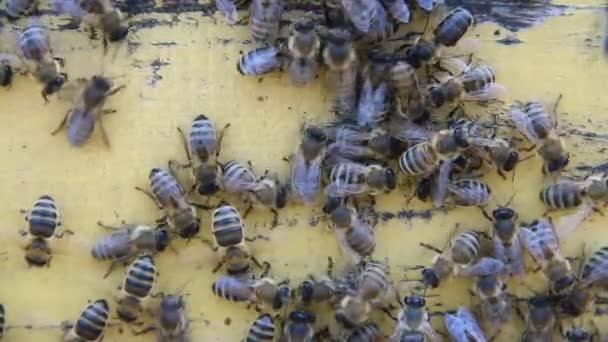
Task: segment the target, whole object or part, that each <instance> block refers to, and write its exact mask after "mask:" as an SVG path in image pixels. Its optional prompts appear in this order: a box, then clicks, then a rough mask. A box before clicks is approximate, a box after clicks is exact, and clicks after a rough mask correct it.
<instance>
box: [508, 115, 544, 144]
mask: <svg viewBox="0 0 608 342" xmlns="http://www.w3.org/2000/svg"><path fill="white" fill-rule="evenodd" d="M509 117H510V118H511V121H513V123H514V124H515V126H516V127H517V130H518V131H519V132H520V133H521V134H523V135H524V136H525V137H526V138H528V140H530V141H532V142H536V141H538V136H537V135H536V133H535V132H534V128H533V127H532V120H530V117H529V116H528V115H527V114H526V113H524V112H523V111H522V110H521V109H520V108H519V107H517V106H512V107H511V108H509Z"/></svg>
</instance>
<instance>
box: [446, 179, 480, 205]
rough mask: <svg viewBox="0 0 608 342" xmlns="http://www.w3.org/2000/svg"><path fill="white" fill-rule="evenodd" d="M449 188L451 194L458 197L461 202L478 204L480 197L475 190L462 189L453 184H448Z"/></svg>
mask: <svg viewBox="0 0 608 342" xmlns="http://www.w3.org/2000/svg"><path fill="white" fill-rule="evenodd" d="M447 187H448V192H449V193H451V194H452V195H455V196H457V197H458V198H459V199H460V201H459V202H465V203H466V202H470V203H476V202H478V197H479V195H478V193H477V192H476V191H475V189H473V188H467V187H462V186H458V185H456V184H453V183H448V185H447Z"/></svg>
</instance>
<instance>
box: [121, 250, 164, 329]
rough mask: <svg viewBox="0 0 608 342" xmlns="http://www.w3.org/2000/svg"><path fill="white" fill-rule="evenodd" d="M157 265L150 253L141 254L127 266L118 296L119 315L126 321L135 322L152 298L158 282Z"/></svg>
mask: <svg viewBox="0 0 608 342" xmlns="http://www.w3.org/2000/svg"><path fill="white" fill-rule="evenodd" d="M156 277H157V272H156V265H155V264H154V259H152V257H151V256H150V255H141V256H139V257H138V258H137V259H135V261H134V262H133V263H132V264H131V265H130V266H129V268H127V272H126V274H125V278H124V280H123V283H122V285H121V286H120V287H119V288H118V290H119V293H118V296H117V301H118V308H117V309H116V312H117V313H118V317H120V319H122V320H124V321H126V322H133V321H135V320H136V319H137V316H139V313H140V311H141V310H142V308H145V307H146V302H147V301H148V300H149V299H150V296H151V292H152V288H153V287H154V284H155V283H156Z"/></svg>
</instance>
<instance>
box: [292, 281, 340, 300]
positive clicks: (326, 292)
mask: <svg viewBox="0 0 608 342" xmlns="http://www.w3.org/2000/svg"><path fill="white" fill-rule="evenodd" d="M308 277H309V279H307V280H305V281H303V282H302V284H301V285H300V287H299V288H298V291H299V293H300V300H301V301H302V303H304V304H305V305H309V304H311V303H312V302H315V303H319V302H330V303H332V302H333V301H334V299H335V298H336V291H337V284H336V283H335V281H334V280H333V279H332V278H330V277H328V276H321V277H314V276H312V275H309V276H308Z"/></svg>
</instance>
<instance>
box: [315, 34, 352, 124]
mask: <svg viewBox="0 0 608 342" xmlns="http://www.w3.org/2000/svg"><path fill="white" fill-rule="evenodd" d="M325 40H326V45H325V47H324V49H323V61H324V62H325V64H326V65H327V66H328V68H329V73H328V76H329V78H330V81H331V83H333V84H334V89H335V98H334V104H333V110H334V111H335V112H336V113H337V114H338V115H342V116H350V115H351V114H352V113H353V111H354V109H355V103H356V100H357V89H356V86H357V52H356V51H355V49H354V47H353V44H352V42H351V36H350V34H349V33H348V32H346V31H343V30H339V29H332V30H330V31H329V32H328V34H327V36H326V37H325Z"/></svg>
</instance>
